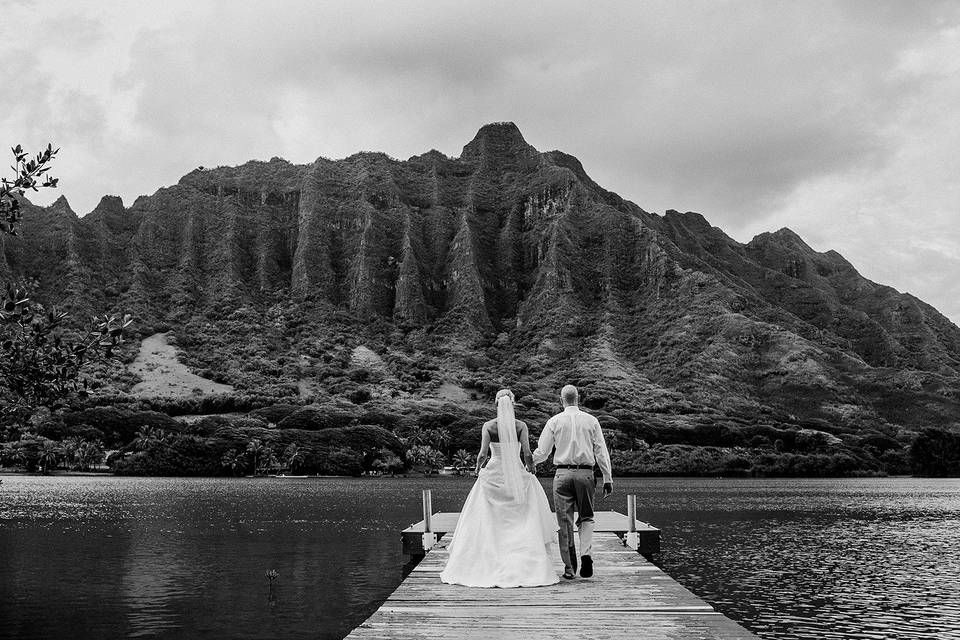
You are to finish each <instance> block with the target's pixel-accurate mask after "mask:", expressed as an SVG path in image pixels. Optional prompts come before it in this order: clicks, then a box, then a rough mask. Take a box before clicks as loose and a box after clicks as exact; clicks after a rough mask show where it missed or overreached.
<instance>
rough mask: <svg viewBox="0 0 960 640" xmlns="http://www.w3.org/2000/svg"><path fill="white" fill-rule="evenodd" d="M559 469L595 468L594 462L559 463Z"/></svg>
mask: <svg viewBox="0 0 960 640" xmlns="http://www.w3.org/2000/svg"><path fill="white" fill-rule="evenodd" d="M556 467H557V469H593V467H594V465H592V464H558V465H556Z"/></svg>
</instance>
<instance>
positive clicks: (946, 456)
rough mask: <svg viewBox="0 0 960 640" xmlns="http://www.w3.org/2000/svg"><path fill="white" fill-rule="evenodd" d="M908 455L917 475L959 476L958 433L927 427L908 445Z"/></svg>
mask: <svg viewBox="0 0 960 640" xmlns="http://www.w3.org/2000/svg"><path fill="white" fill-rule="evenodd" d="M909 457H910V465H911V467H912V468H913V472H914V473H915V474H917V475H919V476H933V477H938V476H939V477H946V476H960V433H957V432H954V431H946V430H941V429H934V428H932V427H928V428H926V429H924V430H923V431H921V432H920V433H919V434H918V435H917V437H916V439H915V440H914V441H913V443H912V444H911V445H910V451H909Z"/></svg>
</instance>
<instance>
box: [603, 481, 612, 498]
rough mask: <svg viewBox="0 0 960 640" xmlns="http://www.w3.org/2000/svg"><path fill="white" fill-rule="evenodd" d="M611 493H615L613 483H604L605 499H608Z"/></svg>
mask: <svg viewBox="0 0 960 640" xmlns="http://www.w3.org/2000/svg"><path fill="white" fill-rule="evenodd" d="M611 493H613V483H612V482H604V483H603V497H604V498H606V497H607V496H608V495H610V494H611Z"/></svg>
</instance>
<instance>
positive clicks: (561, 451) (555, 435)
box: [533, 407, 613, 482]
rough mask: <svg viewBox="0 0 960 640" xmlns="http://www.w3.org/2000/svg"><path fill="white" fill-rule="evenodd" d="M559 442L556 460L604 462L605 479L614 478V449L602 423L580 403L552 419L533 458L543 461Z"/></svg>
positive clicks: (556, 462)
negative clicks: (585, 410)
mask: <svg viewBox="0 0 960 640" xmlns="http://www.w3.org/2000/svg"><path fill="white" fill-rule="evenodd" d="M554 446H556V448H557V452H556V454H554V456H553V464H556V465H561V464H586V465H591V466H593V465H594V464H597V465H599V466H600V473H602V474H603V481H604V482H613V476H612V474H611V471H610V453H609V452H608V451H607V443H606V441H605V440H604V439H603V431H602V430H601V429H600V423H599V422H598V421H597V419H596V418H594V417H593V416H592V415H590V414H589V413H586V412H584V411H580V408H579V407H566V408H565V409H564V410H563V413H558V414H557V415H555V416H553V417H552V418H550V419H549V420H547V424H546V426H545V427H544V428H543V432H542V433H541V434H540V440H539V441H538V442H537V449H536V451H534V452H533V461H534V462H535V463H537V464H540V463H541V462H543V461H544V460H546V459H547V458H548V457H549V456H550V450H551V449H553V447H554Z"/></svg>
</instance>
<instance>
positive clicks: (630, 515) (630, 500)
mask: <svg viewBox="0 0 960 640" xmlns="http://www.w3.org/2000/svg"><path fill="white" fill-rule="evenodd" d="M624 544H625V545H627V546H628V547H630V548H631V549H633V550H634V551H638V550H639V549H640V534H639V533H637V496H635V495H633V494H631V495H628V496H627V535H626V537H625V538H624Z"/></svg>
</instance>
